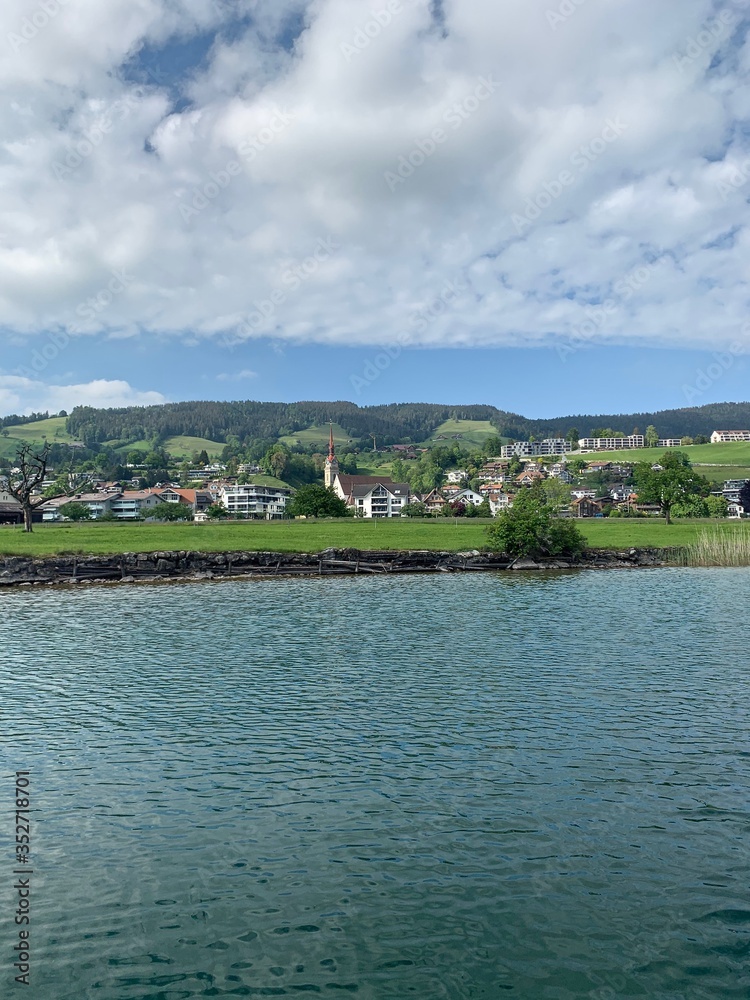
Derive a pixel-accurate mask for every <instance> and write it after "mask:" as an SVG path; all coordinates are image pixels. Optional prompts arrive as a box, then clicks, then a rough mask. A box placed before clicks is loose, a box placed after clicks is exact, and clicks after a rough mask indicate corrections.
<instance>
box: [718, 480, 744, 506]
mask: <svg viewBox="0 0 750 1000" xmlns="http://www.w3.org/2000/svg"><path fill="white" fill-rule="evenodd" d="M746 482H748V480H747V479H727V480H726V482H725V483H724V486H723V487H722V490H721V494H720V496H723V497H726V499H727V500H728V501H729V502H730V503H738V502H739V499H740V490H741V489H742V487H743V486H744V485H745V483H746Z"/></svg>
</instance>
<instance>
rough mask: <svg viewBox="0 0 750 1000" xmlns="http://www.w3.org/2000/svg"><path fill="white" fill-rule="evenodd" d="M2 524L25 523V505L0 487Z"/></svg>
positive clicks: (0, 521)
mask: <svg viewBox="0 0 750 1000" xmlns="http://www.w3.org/2000/svg"><path fill="white" fill-rule="evenodd" d="M0 524H23V507H21V504H20V503H19V502H18V500H16V498H15V497H14V496H11V494H10V493H8V491H7V490H3V489H0Z"/></svg>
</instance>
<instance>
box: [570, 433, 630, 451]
mask: <svg viewBox="0 0 750 1000" xmlns="http://www.w3.org/2000/svg"><path fill="white" fill-rule="evenodd" d="M645 444H646V439H645V438H644V436H643V435H642V434H629V435H628V436H627V437H610V438H579V441H578V447H579V448H580V449H581V451H623V450H624V449H626V448H643V447H645Z"/></svg>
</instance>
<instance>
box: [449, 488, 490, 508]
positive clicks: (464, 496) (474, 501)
mask: <svg viewBox="0 0 750 1000" xmlns="http://www.w3.org/2000/svg"><path fill="white" fill-rule="evenodd" d="M454 499H455V500H458V501H459V502H460V503H470V504H471V505H472V506H473V507H478V506H479V504H480V503H483V502H484V497H483V496H482V494H481V493H477V491H476V490H461V491H460V492H459V493H457V494H456V496H455V497H454Z"/></svg>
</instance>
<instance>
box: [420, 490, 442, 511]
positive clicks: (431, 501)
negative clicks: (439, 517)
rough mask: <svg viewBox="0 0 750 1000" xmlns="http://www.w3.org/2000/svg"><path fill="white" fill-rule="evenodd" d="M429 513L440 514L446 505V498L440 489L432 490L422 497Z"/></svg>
mask: <svg viewBox="0 0 750 1000" xmlns="http://www.w3.org/2000/svg"><path fill="white" fill-rule="evenodd" d="M422 503H423V504H424V505H425V508H426V510H427V513H428V514H439V513H440V511H441V510H442V509H443V507H444V506H445V503H446V500H445V497H444V496H443V494H442V493H441V492H440V490H430V492H429V493H426V494H425V495H424V496H423V497H422Z"/></svg>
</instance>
